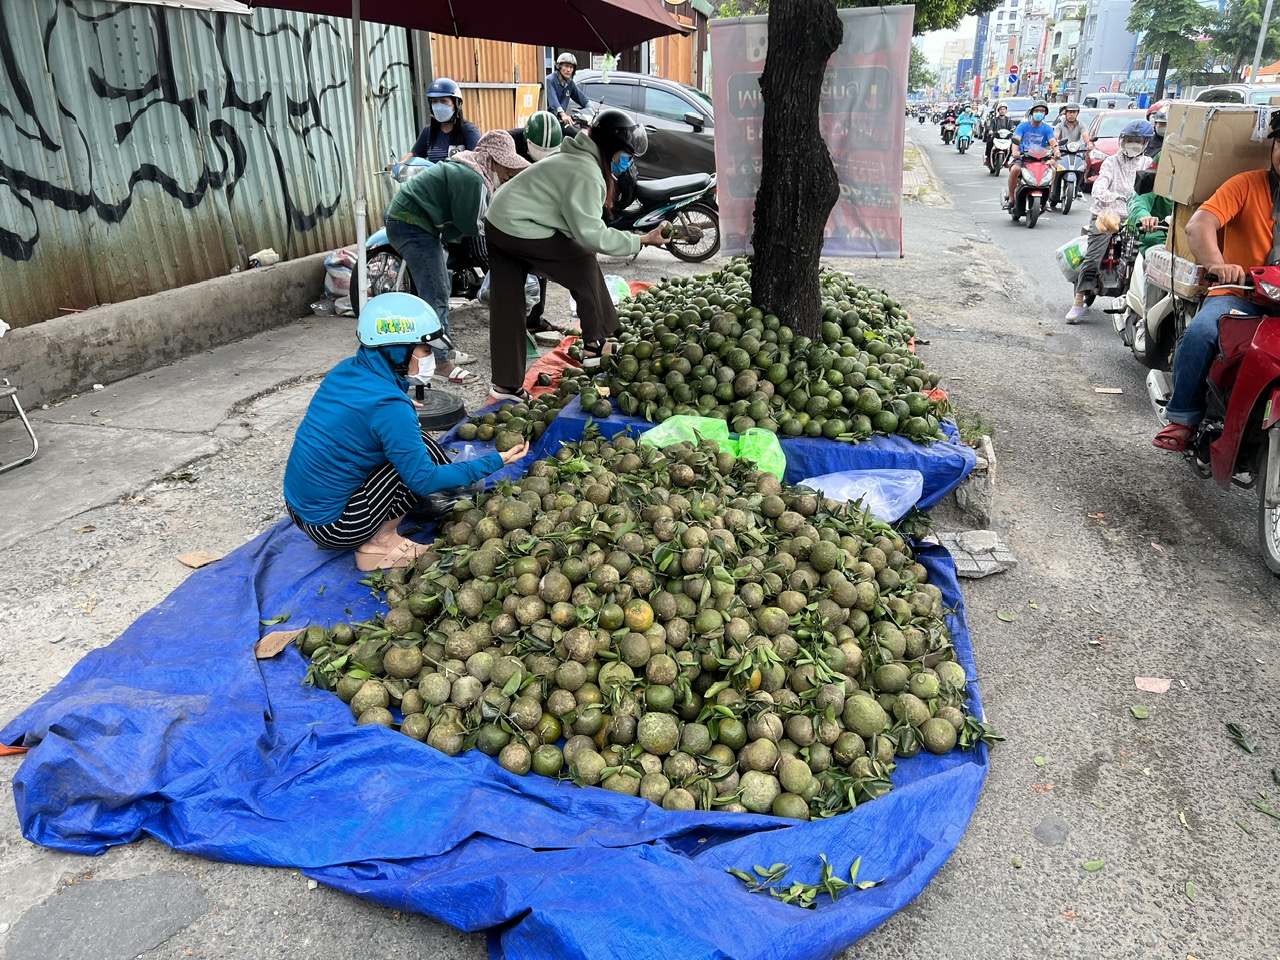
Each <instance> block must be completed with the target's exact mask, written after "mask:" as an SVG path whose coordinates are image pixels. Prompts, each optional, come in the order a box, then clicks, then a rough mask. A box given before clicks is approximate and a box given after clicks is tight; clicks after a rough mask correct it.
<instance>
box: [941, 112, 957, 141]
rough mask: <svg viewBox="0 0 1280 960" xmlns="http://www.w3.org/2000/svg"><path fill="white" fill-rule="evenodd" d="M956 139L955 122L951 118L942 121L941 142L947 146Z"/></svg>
mask: <svg viewBox="0 0 1280 960" xmlns="http://www.w3.org/2000/svg"><path fill="white" fill-rule="evenodd" d="M955 138H956V122H955V119H954V118H952V117H948V118H947V119H946V120H943V121H942V142H943V143H945V144H946V145H947V146H950V145H951V141H952V140H954V139H955Z"/></svg>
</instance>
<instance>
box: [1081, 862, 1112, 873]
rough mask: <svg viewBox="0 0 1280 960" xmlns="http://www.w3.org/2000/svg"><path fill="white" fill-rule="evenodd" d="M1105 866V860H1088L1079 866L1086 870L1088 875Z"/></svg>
mask: <svg viewBox="0 0 1280 960" xmlns="http://www.w3.org/2000/svg"><path fill="white" fill-rule="evenodd" d="M1106 865H1107V861H1105V860H1088V861H1086V862H1085V863H1082V864H1081V866H1082V867H1084V868H1085V869H1086V870H1088V871H1089V872H1090V873H1097V872H1098V871H1099V870H1101V869H1102V868H1103V867H1105V866H1106Z"/></svg>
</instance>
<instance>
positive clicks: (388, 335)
mask: <svg viewBox="0 0 1280 960" xmlns="http://www.w3.org/2000/svg"><path fill="white" fill-rule="evenodd" d="M356 330H357V334H358V336H359V339H360V347H359V349H358V350H357V351H356V355H355V356H354V357H351V358H349V359H347V360H343V361H342V362H341V363H339V364H338V365H337V366H336V367H334V368H333V369H332V370H330V371H329V373H328V374H327V375H326V376H325V378H324V380H323V381H322V382H321V384H320V387H319V389H317V390H316V395H315V396H314V397H312V399H311V404H310V406H308V407H307V412H306V415H305V416H304V417H303V418H302V423H301V424H299V426H298V432H297V435H296V436H295V437H294V441H293V448H292V449H291V450H290V451H289V462H288V465H287V466H286V467H285V471H284V499H285V505H286V506H287V508H288V510H289V516H290V517H292V518H293V522H294V523H295V524H297V526H298V528H299V529H300V530H302V532H303V533H305V534H306V535H307V536H308V537H310V538H311V540H312V542H314V543H315V544H316V545H317V546H318V547H321V548H322V549H325V550H350V549H352V548H353V547H354V548H355V560H356V568H357V569H359V570H379V569H382V570H387V569H391V568H395V567H407V566H409V565H410V564H412V563H413V562H414V561H415V560H416V559H417V558H418V557H419V556H420V555H421V554H422V553H423V552H424V551H425V550H426V549H427V547H426V545H425V544H420V543H417V542H415V541H413V540H409V539H407V538H405V537H402V536H400V534H399V532H398V528H399V526H400V523H401V521H402V520H404V518H405V514H407V513H408V512H409V511H410V510H411V509H412V508H413V507H414V506H415V505H416V504H417V503H418V501H419V500H420V499H421V498H423V497H426V496H427V495H428V494H432V493H435V492H437V491H439V490H448V489H450V488H451V487H460V486H465V485H467V484H471V483H474V482H475V481H477V480H480V479H482V478H483V477H487V476H488V475H489V474H491V473H494V472H495V471H497V470H500V469H502V467H503V465H504V464H509V463H515V462H516V461H517V460H519V459H520V458H521V457H523V456H524V455H525V454H526V453H527V452H528V450H529V445H528V444H527V443H525V444H521V445H520V446H518V447H513V448H512V449H510V450H508V451H507V452H506V453H503V454H498V453H490V454H486V455H485V456H483V457H479V458H477V459H475V460H469V461H467V462H465V463H450V462H449V458H448V457H447V456H446V455H445V453H444V451H443V450H441V448H440V446H439V444H437V443H436V442H435V441H434V440H433V439H432V438H431V437H430V436H429V435H428V434H427V433H426V431H425V430H423V429H422V427H421V426H420V424H419V422H418V414H417V411H416V410H415V409H414V405H413V401H412V400H411V399H410V398H409V395H408V389H409V382H408V380H407V379H406V376H407V375H409V374H412V373H415V372H417V369H418V367H419V365H427V366H428V367H429V366H430V364H431V363H432V358H431V349H430V344H431V341H432V339H434V338H436V337H438V336H439V335H440V333H441V332H442V331H441V327H440V322H439V320H437V319H436V316H435V313H434V311H432V309H431V308H430V307H429V306H427V304H426V303H425V301H423V300H420V299H418V298H417V297H414V296H411V295H410V294H407V293H384V294H381V295H380V296H377V297H374V298H373V299H372V300H370V301H369V302H368V303H367V304H366V305H365V307H364V309H363V310H361V311H360V320H359V321H358V323H357V326H356Z"/></svg>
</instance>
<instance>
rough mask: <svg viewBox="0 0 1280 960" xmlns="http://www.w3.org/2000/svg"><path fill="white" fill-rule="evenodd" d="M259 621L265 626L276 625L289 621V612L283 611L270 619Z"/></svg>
mask: <svg viewBox="0 0 1280 960" xmlns="http://www.w3.org/2000/svg"><path fill="white" fill-rule="evenodd" d="M258 622H259V623H260V624H262V625H263V626H264V627H274V626H275V625H276V624H277V623H288V622H289V614H287V613H282V614H280V616H278V617H271V618H270V619H267V620H259V621H258Z"/></svg>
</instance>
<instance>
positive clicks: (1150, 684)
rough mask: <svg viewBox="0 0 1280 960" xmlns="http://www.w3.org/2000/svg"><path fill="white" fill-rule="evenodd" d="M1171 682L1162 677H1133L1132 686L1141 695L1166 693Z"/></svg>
mask: <svg viewBox="0 0 1280 960" xmlns="http://www.w3.org/2000/svg"><path fill="white" fill-rule="evenodd" d="M1172 683H1173V681H1172V680H1165V679H1164V678H1163V677H1134V678H1133V685H1134V686H1135V687H1137V688H1138V689H1139V690H1141V691H1142V692H1143V693H1168V692H1169V687H1170V685H1172Z"/></svg>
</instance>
